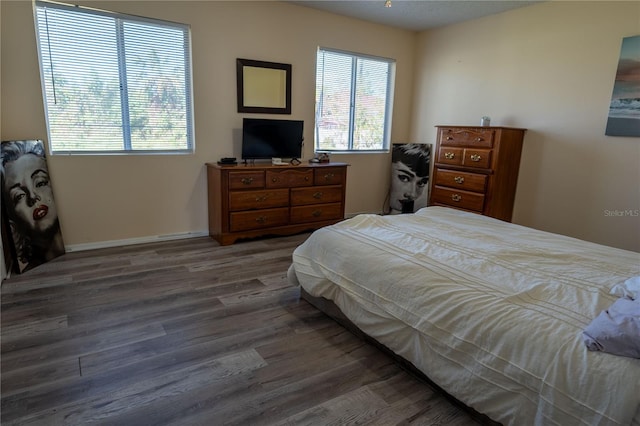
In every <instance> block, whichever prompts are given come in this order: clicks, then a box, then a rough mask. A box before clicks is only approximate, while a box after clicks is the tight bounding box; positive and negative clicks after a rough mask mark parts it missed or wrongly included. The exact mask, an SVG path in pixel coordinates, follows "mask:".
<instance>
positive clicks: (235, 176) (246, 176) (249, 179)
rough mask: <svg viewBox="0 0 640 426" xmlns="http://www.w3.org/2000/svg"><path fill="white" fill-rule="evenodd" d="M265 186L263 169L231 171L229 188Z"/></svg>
mask: <svg viewBox="0 0 640 426" xmlns="http://www.w3.org/2000/svg"><path fill="white" fill-rule="evenodd" d="M251 188H264V172H263V171H239V172H229V189H251Z"/></svg>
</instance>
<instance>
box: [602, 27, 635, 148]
mask: <svg viewBox="0 0 640 426" xmlns="http://www.w3.org/2000/svg"><path fill="white" fill-rule="evenodd" d="M605 135H608V136H640V35H637V36H633V37H625V38H623V39H622V47H621V48H620V59H619V60H618V68H617V70H616V79H615V83H614V85H613V93H612V95H611V104H610V106H609V117H608V119H607V129H606V130H605Z"/></svg>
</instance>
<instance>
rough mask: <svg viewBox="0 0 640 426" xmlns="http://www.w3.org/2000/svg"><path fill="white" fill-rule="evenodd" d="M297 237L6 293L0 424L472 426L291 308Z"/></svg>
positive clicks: (95, 255) (138, 251) (321, 318)
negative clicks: (291, 270)
mask: <svg viewBox="0 0 640 426" xmlns="http://www.w3.org/2000/svg"><path fill="white" fill-rule="evenodd" d="M307 235H308V234H303V235H297V236H292V237H284V238H272V239H263V240H257V241H249V242H241V243H238V244H235V245H232V246H226V247H220V246H218V244H217V243H216V242H214V241H213V240H211V239H209V238H206V237H205V238H194V239H187V240H179V241H171V242H162V243H154V244H145V245H138V246H129V247H120V248H110V249H102V250H95V251H86V252H76V253H68V254H66V255H64V256H63V257H61V258H58V259H56V260H54V261H52V262H50V263H48V264H46V265H42V266H40V267H38V268H36V269H34V270H32V271H30V272H27V273H26V274H24V275H15V276H12V277H10V278H9V279H7V280H5V281H4V283H3V284H2V288H1V304H2V306H1V325H2V333H1V394H2V395H1V396H2V405H1V411H0V416H1V417H0V421H1V423H2V425H12V424H15V425H30V424H40V425H63V424H65V425H67V424H68V425H84V424H87V423H98V424H105V425H165V424H176V425H222V424H229V425H262V424H290V425H304V424H308V425H326V424H333V425H343V424H363V425H364V424H376V425H394V424H419V425H436V424H437V425H477V424H478V423H476V422H475V421H474V420H473V419H472V418H471V417H470V416H469V415H468V414H467V413H466V412H465V411H463V410H462V409H460V408H459V407H457V406H456V405H454V404H452V403H451V402H450V401H449V400H447V399H445V398H444V397H443V396H441V395H440V394H439V393H437V392H434V391H433V390H432V389H431V388H430V387H429V386H428V385H427V384H426V383H424V382H422V381H419V380H417V379H415V378H414V377H413V376H412V375H410V374H408V373H406V372H405V371H404V370H402V369H401V368H400V367H399V366H398V364H396V363H395V362H394V361H393V360H391V358H389V357H388V356H387V355H385V354H384V353H382V352H380V351H379V350H378V349H377V348H375V347H374V346H371V345H370V344H368V343H365V342H363V341H362V340H360V339H358V338H357V337H355V336H354V335H352V334H351V333H350V332H348V331H346V330H345V329H344V328H342V327H341V326H339V325H338V324H337V323H335V322H334V321H333V320H331V319H329V318H328V317H326V316H325V315H324V314H322V313H321V312H319V311H318V310H316V309H315V308H314V307H312V306H311V305H309V304H308V303H307V302H306V301H304V300H301V299H300V298H299V288H297V287H293V286H291V285H290V284H289V283H288V282H287V279H286V271H287V268H288V267H289V265H290V264H291V253H292V252H293V250H294V249H295V247H296V246H297V245H299V244H300V243H301V242H302V241H304V239H305V238H306V237H307Z"/></svg>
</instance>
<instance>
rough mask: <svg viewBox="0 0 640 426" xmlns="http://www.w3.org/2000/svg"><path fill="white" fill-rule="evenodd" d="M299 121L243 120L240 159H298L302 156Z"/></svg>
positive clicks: (300, 124) (300, 123) (301, 125)
mask: <svg viewBox="0 0 640 426" xmlns="http://www.w3.org/2000/svg"><path fill="white" fill-rule="evenodd" d="M302 128H303V121H301V120H271V119H266V118H244V119H243V122H242V158H243V159H247V160H250V159H260V158H273V157H277V158H300V156H301V155H302V139H303V136H302Z"/></svg>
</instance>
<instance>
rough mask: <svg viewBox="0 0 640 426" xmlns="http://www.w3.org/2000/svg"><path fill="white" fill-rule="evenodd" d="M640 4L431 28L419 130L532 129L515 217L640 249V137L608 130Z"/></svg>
mask: <svg viewBox="0 0 640 426" xmlns="http://www.w3.org/2000/svg"><path fill="white" fill-rule="evenodd" d="M637 34H640V3H639V2H612V1H607V2H592V1H584V2H576V1H572V2H565V1H552V2H548V3H541V4H537V5H534V6H530V7H525V8H521V9H516V10H513V11H510V12H507V13H503V14H500V15H495V16H491V17H487V18H483V19H478V20H475V21H471V22H467V23H463V24H459V25H454V26H449V27H446V28H442V29H438V30H434V31H430V32H425V33H421V34H420V36H419V45H418V50H417V55H416V84H415V92H416V93H415V106H414V109H413V116H412V123H413V126H412V135H413V139H415V140H417V141H422V142H433V140H434V138H435V129H434V128H433V126H435V125H437V124H468V125H477V124H479V123H480V117H481V116H483V115H488V116H490V117H491V119H492V121H491V122H492V124H495V125H504V126H515V127H524V128H527V129H529V130H528V132H527V134H526V137H525V145H524V150H523V154H522V161H521V169H520V177H519V179H518V189H517V194H516V203H515V211H514V222H516V223H520V224H524V225H527V226H531V227H534V228H539V229H543V230H547V231H552V232H556V233H561V234H565V235H570V236H574V237H578V238H581V239H586V240H589V241H594V242H598V243H603V244H607V245H611V246H615V247H620V248H625V249H631V250H634V251H640V217H637V216H636V217H633V216H622V217H619V216H615V214H616V213H615V212H620V213H622V214H624V212H625V211H629V210H630V211H634V212H638V210H639V209H640V138H630V137H609V136H605V135H604V130H605V126H606V120H607V113H608V108H609V102H610V100H611V91H612V88H613V83H614V77H615V72H616V67H617V62H618V55H619V53H620V45H621V40H622V38H623V37H628V36H632V35H637Z"/></svg>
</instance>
